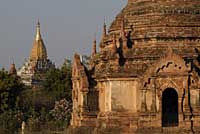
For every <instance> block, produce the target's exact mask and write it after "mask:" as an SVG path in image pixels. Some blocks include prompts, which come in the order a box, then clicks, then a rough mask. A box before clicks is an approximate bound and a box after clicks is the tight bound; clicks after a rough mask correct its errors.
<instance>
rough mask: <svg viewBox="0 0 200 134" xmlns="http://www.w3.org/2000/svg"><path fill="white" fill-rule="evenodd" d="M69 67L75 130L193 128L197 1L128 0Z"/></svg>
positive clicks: (198, 121) (197, 100)
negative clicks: (84, 55) (98, 38)
mask: <svg viewBox="0 0 200 134" xmlns="http://www.w3.org/2000/svg"><path fill="white" fill-rule="evenodd" d="M72 68H73V69H72V70H73V71H72V76H73V77H72V81H73V91H72V93H73V113H72V120H71V126H72V127H73V128H74V129H77V132H78V129H80V130H81V128H90V131H89V130H88V131H87V132H88V133H109V134H110V133H115V134H118V133H120V134H124V133H125V134H129V133H130V134H134V133H146V134H147V133H152V134H153V133H156V134H159V133H172V134H173V133H194V132H195V133H200V131H199V130H200V79H199V78H200V77H199V75H200V0H128V3H127V5H126V6H125V8H123V9H122V11H121V12H120V13H119V14H118V15H117V16H116V18H115V20H114V21H113V22H112V24H111V26H110V27H109V29H108V30H107V29H106V24H104V26H103V34H102V39H101V41H100V43H99V51H98V52H97V50H96V41H94V45H93V52H92V54H91V58H90V62H89V66H87V67H86V66H85V65H84V64H83V63H82V60H81V58H80V55H78V54H75V55H74V60H73V67H72ZM74 132H75V131H74Z"/></svg>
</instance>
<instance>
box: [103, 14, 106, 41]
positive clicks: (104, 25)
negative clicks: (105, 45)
mask: <svg viewBox="0 0 200 134" xmlns="http://www.w3.org/2000/svg"><path fill="white" fill-rule="evenodd" d="M106 35H107V29H106V20H105V17H104V23H103V35H102V37H103V38H104V37H106Z"/></svg>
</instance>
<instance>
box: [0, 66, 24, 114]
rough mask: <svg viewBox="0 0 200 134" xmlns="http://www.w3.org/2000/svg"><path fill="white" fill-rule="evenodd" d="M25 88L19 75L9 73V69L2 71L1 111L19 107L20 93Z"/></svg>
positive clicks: (0, 73)
mask: <svg viewBox="0 0 200 134" xmlns="http://www.w3.org/2000/svg"><path fill="white" fill-rule="evenodd" d="M23 90H24V85H23V84H22V83H21V81H20V78H19V77H18V76H17V75H9V74H8V72H7V71H5V70H4V69H2V70H1V71H0V113H2V112H4V111H8V110H14V109H19V95H20V93H21V91H23Z"/></svg>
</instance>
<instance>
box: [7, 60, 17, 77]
mask: <svg viewBox="0 0 200 134" xmlns="http://www.w3.org/2000/svg"><path fill="white" fill-rule="evenodd" d="M9 74H10V75H17V70H16V68H15V63H14V59H13V58H12V64H11V65H10V70H9Z"/></svg>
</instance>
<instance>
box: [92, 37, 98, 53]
mask: <svg viewBox="0 0 200 134" xmlns="http://www.w3.org/2000/svg"><path fill="white" fill-rule="evenodd" d="M96 45H97V41H96V34H94V41H93V52H92V55H95V54H96V53H97V50H96Z"/></svg>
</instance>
